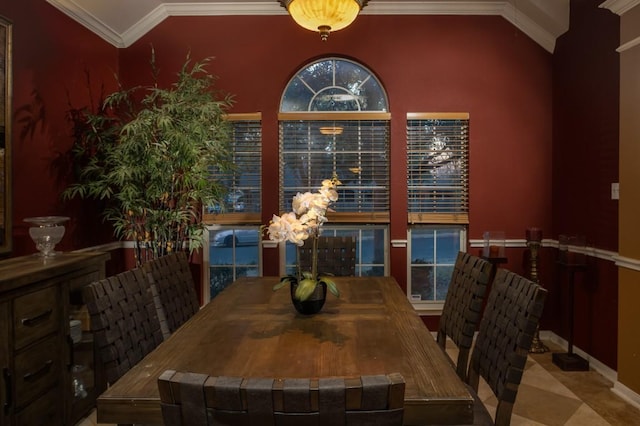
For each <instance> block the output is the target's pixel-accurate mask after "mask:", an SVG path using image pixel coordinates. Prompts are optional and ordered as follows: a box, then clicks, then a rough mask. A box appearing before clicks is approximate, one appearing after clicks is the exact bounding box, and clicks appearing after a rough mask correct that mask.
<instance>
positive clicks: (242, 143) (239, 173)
mask: <svg viewBox="0 0 640 426" xmlns="http://www.w3.org/2000/svg"><path fill="white" fill-rule="evenodd" d="M231 121H232V125H233V133H232V141H231V146H230V147H231V150H232V162H233V164H234V165H235V167H236V169H235V170H234V171H233V172H226V173H223V172H222V171H220V170H218V169H217V168H215V167H214V168H212V170H211V177H212V179H215V180H217V181H219V182H221V183H222V184H224V185H225V186H226V187H227V188H228V189H229V193H228V195H227V196H226V198H225V200H224V203H223V204H222V205H212V206H207V209H206V212H207V213H234V212H246V213H259V212H260V208H261V206H260V201H261V200H260V199H261V197H260V191H261V188H262V159H261V155H262V128H261V122H260V121H259V120H236V121H234V120H231Z"/></svg>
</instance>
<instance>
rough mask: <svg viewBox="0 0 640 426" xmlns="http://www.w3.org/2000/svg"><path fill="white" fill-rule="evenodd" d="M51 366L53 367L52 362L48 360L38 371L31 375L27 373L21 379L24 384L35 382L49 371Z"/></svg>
mask: <svg viewBox="0 0 640 426" xmlns="http://www.w3.org/2000/svg"><path fill="white" fill-rule="evenodd" d="M52 365H53V360H51V359H50V360H48V361H45V363H44V365H43V366H42V367H40V368H39V369H38V370H36V371H34V372H33V373H27V374H25V375H24V376H22V378H23V379H24V381H25V382H35V381H36V380H38V379H39V378H40V377H42V376H44V375H45V374H47V373H48V372H49V371H50V370H51V366H52Z"/></svg>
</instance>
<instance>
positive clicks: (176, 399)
mask: <svg viewBox="0 0 640 426" xmlns="http://www.w3.org/2000/svg"><path fill="white" fill-rule="evenodd" d="M158 389H159V393H160V400H161V404H162V416H163V419H164V423H165V424H166V425H172V426H181V425H189V426H205V425H206V426H209V425H227V426H240V425H242V426H245V425H251V426H261V425H271V426H273V425H278V426H289V425H291V426H326V425H331V426H364V425H377V426H400V425H402V419H403V414H404V389H405V383H404V379H403V378H402V376H401V375H400V374H398V373H393V374H388V375H375V376H361V377H357V378H340V377H336V378H321V379H273V378H244V379H243V378H240V377H212V376H207V375H205V374H196V373H186V372H176V371H173V370H167V371H165V372H164V373H163V374H162V375H161V376H160V378H159V379H158Z"/></svg>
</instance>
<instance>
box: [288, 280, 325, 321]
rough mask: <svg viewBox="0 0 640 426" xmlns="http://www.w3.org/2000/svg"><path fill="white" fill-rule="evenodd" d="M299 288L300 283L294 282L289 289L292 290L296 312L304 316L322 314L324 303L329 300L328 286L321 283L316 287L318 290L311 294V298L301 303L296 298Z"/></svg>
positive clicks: (292, 300)
mask: <svg viewBox="0 0 640 426" xmlns="http://www.w3.org/2000/svg"><path fill="white" fill-rule="evenodd" d="M297 287H298V281H297V280H292V281H291V283H290V285H289V288H290V290H291V303H293V306H294V307H295V308H296V311H298V312H300V313H301V314H302V315H313V314H317V313H318V312H320V311H321V310H322V307H323V306H324V301H325V300H326V299H327V284H326V283H324V282H323V281H320V282H319V283H318V285H316V289H315V290H314V291H313V293H311V296H309V298H308V299H307V300H305V301H300V300H298V299H296V298H295V294H296V288H297Z"/></svg>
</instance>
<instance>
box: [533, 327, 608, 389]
mask: <svg viewBox="0 0 640 426" xmlns="http://www.w3.org/2000/svg"><path fill="white" fill-rule="evenodd" d="M540 338H541V339H542V340H547V341H550V342H553V343H555V344H556V345H558V346H560V347H561V348H562V349H563V350H565V351H566V350H567V349H568V347H569V343H568V342H567V341H566V340H565V339H563V338H562V337H560V336H558V335H557V334H556V333H554V332H552V331H543V330H540ZM573 352H574V353H576V354H577V355H580V356H581V357H582V358H584V359H586V360H587V361H589V367H590V368H592V369H593V370H595V371H597V372H598V373H600V374H602V375H603V376H604V377H605V378H606V379H608V380H610V381H611V382H613V383H616V382H617V381H618V372H617V371H615V370H614V369H612V368H611V367H609V366H607V365H605V364H604V363H602V362H600V361H598V360H597V359H596V358H594V357H592V356H591V355H589V354H588V353H586V352H585V351H583V350H582V349H580V348H579V347H577V346H575V345H574V346H573Z"/></svg>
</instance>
